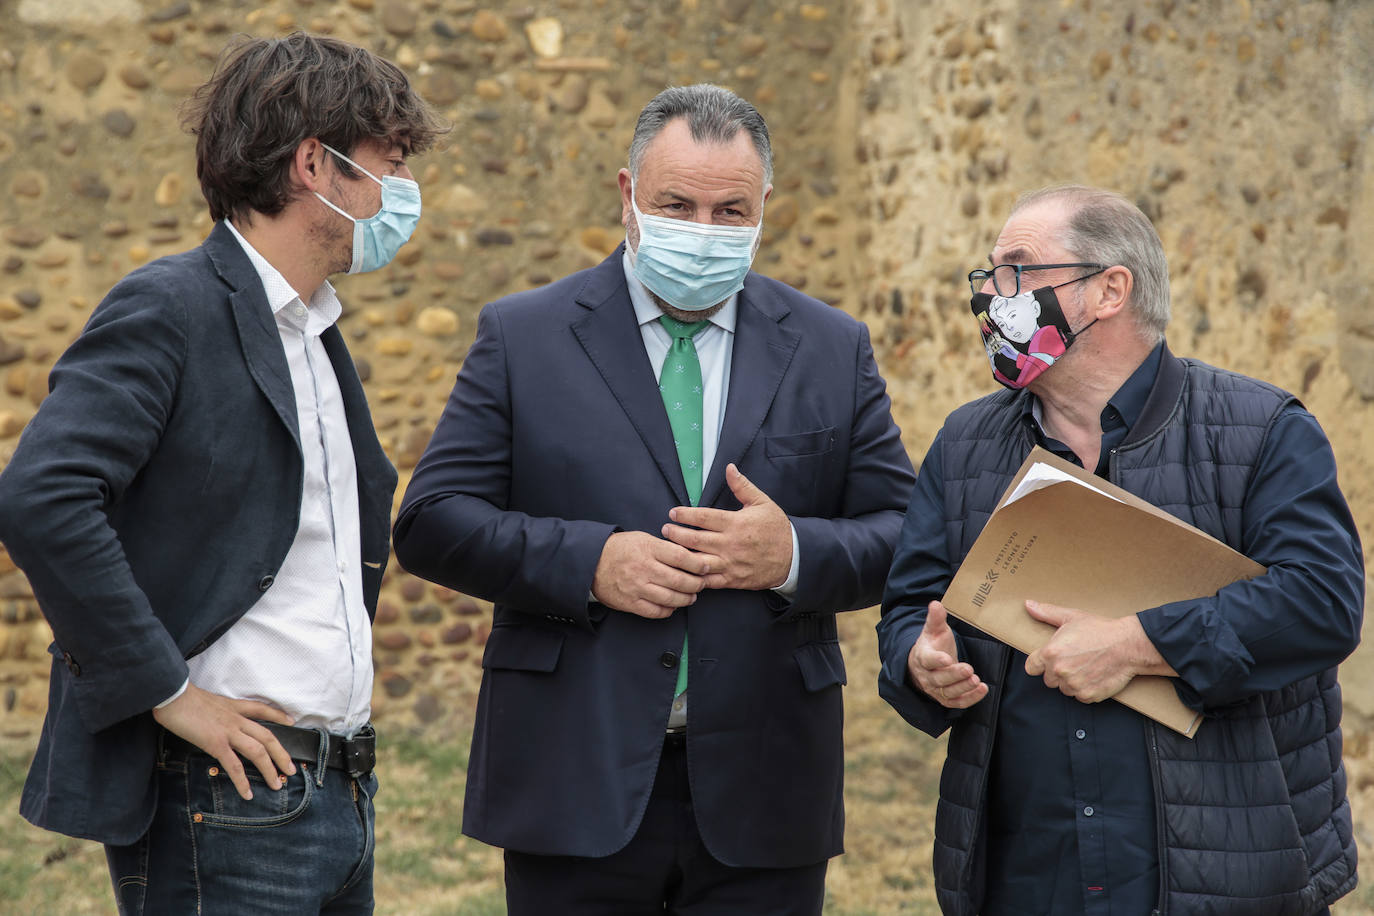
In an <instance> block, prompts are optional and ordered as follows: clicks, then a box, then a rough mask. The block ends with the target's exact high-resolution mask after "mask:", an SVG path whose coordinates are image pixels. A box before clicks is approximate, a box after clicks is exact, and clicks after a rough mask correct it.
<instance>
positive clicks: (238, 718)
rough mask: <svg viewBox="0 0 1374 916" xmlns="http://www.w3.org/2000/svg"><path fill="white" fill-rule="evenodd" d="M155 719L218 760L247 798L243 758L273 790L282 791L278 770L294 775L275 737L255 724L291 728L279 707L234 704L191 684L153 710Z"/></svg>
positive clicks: (288, 757)
mask: <svg viewBox="0 0 1374 916" xmlns="http://www.w3.org/2000/svg"><path fill="white" fill-rule="evenodd" d="M153 718H154V719H156V720H157V723H158V724H159V725H161V726H162V727H163V728H165V729H167V731H169V732H171V733H172V734H174V735H176V736H177V737H179V738H184V739H185V740H187V741H189V742H191V743H192V744H194V745H195V746H196V747H198V748H200V749H201V750H202V751H204V752H205V753H207V754H209V755H210V756H211V757H214V758H215V759H216V760H218V761H219V763H220V766H221V767H223V768H224V772H225V774H226V775H228V777H229V781H230V782H232V783H233V784H234V788H235V789H237V790H238V793H239V795H241V796H243V797H244V798H245V799H250V798H252V797H253V790H252V789H250V788H249V787H248V774H247V773H245V772H244V769H243V760H240V759H239V758H240V757H243V758H244V759H246V760H248V761H249V762H250V763H252V764H253V765H254V766H256V767H257V768H258V771H259V772H260V773H262V778H263V779H265V780H266V781H267V784H268V785H269V786H271V787H272V788H273V789H280V788H281V787H282V782H281V777H280V775H279V773H278V771H280V772H281V773H285V774H287V775H288V776H290V775H292V774H294V773H295V772H296V765H295V764H294V763H292V762H291V755H290V754H288V753H287V752H286V749H285V748H283V747H282V746H281V742H279V741H277V738H276V736H275V735H273V734H272V733H271V732H270V731H268V730H267V729H266V728H264V727H263V726H262V725H261V724H260V723H258V722H254V721H253V720H254V719H266V720H268V721H269V722H277V723H280V724H282V725H290V724H291V722H292V719H291V717H290V716H288V715H287V714H286V713H284V712H282V711H281V710H280V709H277V708H276V707H275V706H268V705H267V704H266V703H258V702H255V701H253V700H231V699H229V698H228V697H224V696H220V695H219V694H217V693H211V692H209V691H208V690H201V689H200V688H199V687H197V686H196V685H195V684H188V685H186V690H185V691H183V692H182V694H181V696H179V697H177V698H176V699H175V700H173V701H172V702H170V703H168V704H167V705H166V706H164V707H162V708H161V709H154V710H153Z"/></svg>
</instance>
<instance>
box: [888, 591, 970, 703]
mask: <svg viewBox="0 0 1374 916" xmlns="http://www.w3.org/2000/svg"><path fill="white" fill-rule="evenodd" d="M947 615H948V612H947V611H946V610H945V606H944V605H943V604H941V603H940V602H938V601H932V602H930V604H929V605H928V607H927V608H926V625H925V626H924V627H922V628H921V635H920V636H919V637H917V639H916V644H915V645H913V646H912V647H911V651H910V652H909V653H907V657H906V672H907V677H909V678H910V679H911V682H912V683H913V684H915V685H916V687H917V688H919V689H920V690H921V691H922V692H923V693H925V694H926V695H927V696H929V697H930V698H931V699H933V700H935V701H936V702H937V703H939V704H940V705H941V706H944V707H945V708H947V709H967V708H968V707H970V706H972V705H973V704H974V703H977V702H978V701H979V700H981V699H982V698H983V697H985V696H987V695H988V685H987V684H985V683H983V682H982V681H981V680H979V678H978V675H977V674H975V673H974V671H973V666H972V665H970V664H968V663H967V662H961V661H959V647H958V645H957V644H956V643H955V641H954V631H953V630H951V629H950V628H949V619H948V616H947Z"/></svg>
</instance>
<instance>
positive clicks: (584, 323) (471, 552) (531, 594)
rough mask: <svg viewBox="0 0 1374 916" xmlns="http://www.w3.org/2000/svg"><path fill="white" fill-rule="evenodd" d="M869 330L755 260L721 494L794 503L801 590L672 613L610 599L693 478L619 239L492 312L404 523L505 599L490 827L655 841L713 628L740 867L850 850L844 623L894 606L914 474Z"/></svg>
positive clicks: (498, 604)
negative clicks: (606, 549)
mask: <svg viewBox="0 0 1374 916" xmlns="http://www.w3.org/2000/svg"><path fill="white" fill-rule="evenodd" d="M889 408H890V404H889V401H888V398H887V395H886V393H885V386H884V384H883V380H882V379H881V378H880V377H879V375H878V370H877V366H876V364H875V362H874V359H873V352H872V348H871V346H870V344H869V340H868V333H867V330H866V329H865V327H864V326H863V325H862V324H860V323H859V322H857V321H855V320H854V319H853V318H851V317H849V316H848V315H846V314H844V313H843V312H841V311H839V310H837V309H834V308H831V307H830V306H827V305H825V304H823V303H821V302H818V301H816V300H814V299H811V298H810V297H807V296H804V295H802V294H800V293H798V292H797V291H795V290H793V289H790V288H789V287H787V286H784V285H783V284H781V283H778V282H776V281H773V280H770V279H768V278H766V277H762V276H760V275H758V274H754V273H751V274H749V276H748V278H747V279H746V281H745V285H744V289H743V291H742V292H741V293H740V299H739V314H738V320H737V323H736V329H735V338H734V351H733V358H732V368H731V377H730V388H729V393H728V403H727V404H726V408H725V417H724V424H723V427H722V430H721V434H720V442H719V446H718V449H717V452H716V456H715V461H714V464H713V466H712V468H711V469H710V471H709V473H708V475H707V477H706V479H705V481H704V485H703V489H702V495H701V501H700V504H701V505H703V506H715V507H718V508H723V509H735V508H738V507H739V503H738V502H737V501H736V500H735V498H734V496H733V494H732V493H731V491H730V489H729V487H728V486H727V485H726V483H725V471H724V469H725V465H726V464H727V463H729V462H734V463H735V464H737V465H738V466H739V468H740V470H741V471H742V472H743V473H744V474H745V475H746V476H747V477H748V478H749V479H750V480H752V481H753V482H754V483H755V484H757V485H758V486H759V487H760V488H761V489H762V490H763V491H764V492H765V493H766V494H768V495H769V496H770V497H771V498H772V499H773V500H775V501H776V502H777V503H778V504H779V505H780V506H781V507H782V509H783V510H784V511H785V512H786V513H787V514H788V516H789V517H790V518H791V521H792V524H793V526H794V527H795V530H796V533H797V539H798V542H799V545H800V580H799V583H798V588H797V591H796V594H795V596H794V598H793V600H792V601H790V602H789V601H786V600H784V599H782V598H780V597H779V596H777V595H776V594H775V593H773V592H771V591H739V590H713V591H707V592H704V593H702V594H701V595H700V596H699V597H698V599H697V601H696V603H695V604H693V605H692V606H691V608H690V609H680V610H678V611H676V612H675V613H674V614H673V615H672V616H670V617H668V618H666V619H663V620H647V619H644V618H641V617H637V616H634V615H632V614H627V613H620V612H617V611H610V610H608V609H607V608H605V607H604V606H601V605H599V604H595V603H589V602H588V595H589V592H590V589H591V584H592V578H593V575H594V573H595V570H596V565H597V561H598V559H599V558H600V556H601V550H602V547H603V545H604V544H605V542H606V539H607V537H609V536H610V534H611V533H612V532H615V531H636V530H637V531H647V532H651V533H654V534H658V533H659V531H660V529H661V527H662V525H663V524H664V523H665V522H667V521H668V510H669V509H671V508H672V507H673V506H677V505H686V504H687V493H686V488H685V485H684V484H683V479H682V472H681V470H680V468H679V465H678V459H677V453H676V451H675V449H674V447H673V438H672V433H671V431H670V428H669V425H668V419H667V415H666V413H665V411H664V409H663V402H662V399H661V396H660V394H659V391H658V383H657V379H656V378H655V376H654V373H653V369H652V368H651V365H650V362H649V358H648V355H647V354H646V353H645V349H644V344H643V341H642V338H641V336H640V331H639V328H638V326H637V324H636V322H635V315H634V310H633V307H632V306H631V303H630V298H629V292H628V290H627V288H626V282H625V275H624V271H623V269H622V267H621V256H620V253H619V251H617V252H616V253H615V254H613V255H612V256H611V257H610V258H608V259H607V260H606V261H604V262H603V263H602V264H600V265H599V266H597V267H595V268H592V269H590V270H587V271H583V272H580V273H577V274H574V275H572V276H570V277H567V278H565V279H563V280H561V281H558V282H556V283H554V284H552V285H551V286H547V287H544V288H542V289H537V290H533V291H529V292H525V293H520V294H518V295H514V296H510V297H508V298H506V299H503V300H501V301H499V302H496V303H493V304H491V305H489V306H487V307H486V308H485V309H484V310H483V311H482V315H481V318H480V320H479V323H478V329H477V339H476V341H475V343H474V344H473V346H472V349H471V350H470V351H469V352H468V355H467V358H466V360H465V361H464V364H463V367H462V371H461V372H459V374H458V379H457V383H456V385H455V387H454V389H453V394H452V396H451V397H450V399H449V402H448V406H447V408H446V409H445V411H444V414H443V417H442V419H441V420H440V422H439V425H438V427H437V429H436V430H435V432H434V437H433V439H432V440H431V441H430V444H429V447H428V448H427V450H426V452H425V455H424V457H423V458H422V459H421V461H420V463H419V464H418V465H417V467H416V469H415V473H414V476H413V478H412V480H411V482H410V485H409V487H408V489H407V491H406V495H405V500H404V502H403V504H402V507H401V513H400V515H399V517H398V520H397V523H396V528H395V543H396V554H397V559H398V561H399V562H400V563H401V565H403V566H404V567H406V568H407V569H409V570H410V571H412V572H414V573H416V574H417V575H420V576H424V577H425V578H428V579H431V580H433V581H436V582H440V583H443V584H444V585H447V586H449V587H451V588H455V589H459V590H462V591H464V592H467V593H469V594H473V595H477V596H480V597H483V598H486V599H489V600H491V601H493V602H494V603H495V611H494V619H493V621H492V629H491V634H490V637H489V639H488V640H487V644H486V649H485V653H484V655H483V659H482V664H483V667H484V669H485V670H484V673H483V680H482V689H481V695H480V697H479V700H478V707H477V717H476V723H475V728H474V733H473V741H472V749H471V756H470V759H469V765H468V783H467V799H466V802H465V809H464V817H463V829H464V832H465V833H468V834H469V835H471V836H474V837H476V838H478V839H480V840H483V841H485V842H488V843H491V844H493V845H497V846H502V847H506V848H509V849H515V850H520V851H525V852H532V853H543V854H562V855H577V856H605V855H609V854H611V853H613V852H616V851H617V850H619V849H620V848H622V847H623V846H624V845H625V844H626V843H627V842H628V841H629V840H630V838H631V837H632V836H633V835H634V833H635V830H636V829H637V827H638V825H639V822H640V818H641V816H642V815H643V812H644V808H645V805H646V804H647V803H648V798H649V789H650V787H651V785H652V783H653V779H654V774H655V771H656V769H657V766H658V758H659V753H660V751H661V749H662V747H663V736H664V726H665V724H666V723H667V720H668V707H669V705H670V703H671V702H672V698H673V690H674V683H675V679H676V653H677V652H679V651H680V650H681V647H682V639H683V634H684V632H685V631H687V630H688V629H690V632H691V653H690V658H691V666H692V668H691V672H690V677H691V680H690V684H691V702H690V703H689V705H688V716H689V719H688V732H687V734H688V741H687V753H688V760H689V767H690V773H691V784H692V796H693V805H694V810H695V812H696V818H697V822H698V824H699V827H700V831H701V835H702V838H703V840H704V841H705V843H706V846H707V848H708V849H710V851H711V853H712V854H713V855H714V856H716V858H718V859H719V860H721V861H722V862H725V863H726V864H729V865H735V866H746V867H791V866H799V865H805V864H812V863H817V862H820V861H823V860H824V859H826V858H828V857H830V856H833V855H835V854H837V853H839V852H841V851H842V838H843V826H844V807H843V799H842V786H843V746H842V736H841V722H842V716H843V707H842V701H841V695H840V687H841V685H842V684H844V683H845V671H844V662H843V659H842V658H841V655H840V647H839V643H838V641H837V638H836V629H835V613H836V612H837V611H844V610H850V609H855V608H861V607H866V606H869V605H871V604H873V603H874V602H876V601H877V600H878V599H879V598H880V596H881V594H882V587H883V580H884V578H885V576H886V575H887V570H888V566H889V564H890V562H891V559H892V551H893V545H894V543H895V542H896V539H897V536H898V533H899V530H900V527H901V522H902V515H903V509H904V507H905V503H906V500H907V498H908V496H909V495H910V491H911V487H912V483H913V477H914V475H913V472H912V468H911V463H910V461H909V459H908V458H907V455H906V452H905V450H904V449H903V447H902V443H901V440H900V438H899V434H898V430H897V427H896V426H895V425H894V423H893V422H892V417H891V414H890V410H889Z"/></svg>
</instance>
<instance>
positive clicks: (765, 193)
mask: <svg viewBox="0 0 1374 916" xmlns="http://www.w3.org/2000/svg"><path fill="white" fill-rule="evenodd" d="M772 196H773V186H772V185H771V184H770V185H769V186H768V187H766V188H764V189H763V202H764V204H765V205H767V203H768V198H770V197H772Z"/></svg>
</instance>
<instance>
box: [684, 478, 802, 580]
mask: <svg viewBox="0 0 1374 916" xmlns="http://www.w3.org/2000/svg"><path fill="white" fill-rule="evenodd" d="M725 482H726V483H727V484H729V486H730V492H732V493H734V494H735V498H736V499H738V500H739V501H740V508H738V509H706V508H701V507H699V506H697V507H694V506H678V507H676V508H674V509H673V510H672V511H671V512H669V513H668V517H669V518H671V519H672V520H673V521H674V522H677V524H676V525H664V526H663V536H664V537H665V538H667V539H668V540H670V541H672V542H674V543H675V544H681V545H682V546H683V547H686V548H689V549H691V550H694V551H697V552H698V553H699V554H700V555H702V556H705V557H707V558H708V559H709V561H710V567H711V571H710V573H709V574H708V575H707V576H706V587H707V588H743V589H755V590H758V589H765V588H777V587H778V586H779V585H782V584H783V583H784V582H786V581H787V574H788V572H789V571H790V570H791V569H792V524H791V522H789V521H788V520H787V515H786V513H784V512H783V511H782V509H780V508H779V507H778V504H777V503H775V502H773V500H771V499H769V498H768V494H766V493H764V492H763V491H762V490H760V489H759V488H758V487H756V486H754V485H753V484H752V483H750V481H749V478H747V477H745V476H744V475H743V474H741V473H740V471H739V468H737V467H735V466H734V465H733V464H729V465H726V466H725ZM684 526H686V527H684Z"/></svg>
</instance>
